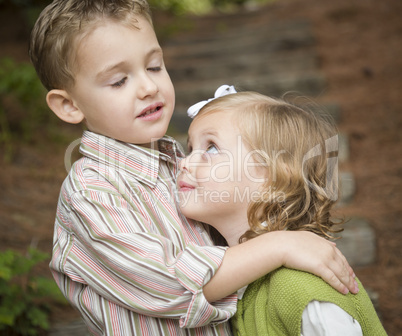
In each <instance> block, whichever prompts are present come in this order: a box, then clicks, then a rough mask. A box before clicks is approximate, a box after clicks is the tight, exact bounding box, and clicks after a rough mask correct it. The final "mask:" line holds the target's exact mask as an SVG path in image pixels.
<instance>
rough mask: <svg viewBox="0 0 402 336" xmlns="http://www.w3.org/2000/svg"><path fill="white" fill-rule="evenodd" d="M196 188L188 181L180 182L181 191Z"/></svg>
mask: <svg viewBox="0 0 402 336" xmlns="http://www.w3.org/2000/svg"><path fill="white" fill-rule="evenodd" d="M194 189H195V187H193V186H192V185H190V184H188V183H186V182H183V181H180V182H179V191H190V190H194Z"/></svg>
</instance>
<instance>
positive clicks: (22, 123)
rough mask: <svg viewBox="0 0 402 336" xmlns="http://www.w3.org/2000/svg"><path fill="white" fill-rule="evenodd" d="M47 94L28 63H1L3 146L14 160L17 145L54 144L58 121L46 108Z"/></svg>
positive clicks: (0, 131)
mask: <svg viewBox="0 0 402 336" xmlns="http://www.w3.org/2000/svg"><path fill="white" fill-rule="evenodd" d="M45 97H46V90H45V89H44V87H43V86H42V83H41V82H40V81H39V79H38V77H37V75H36V72H35V69H34V68H33V66H32V65H31V64H29V63H17V62H15V61H14V60H12V59H10V58H4V59H0V146H1V147H2V148H3V153H4V159H6V160H8V161H9V160H11V158H12V155H13V151H14V146H15V143H16V142H32V141H33V140H34V139H38V138H42V139H43V138H47V139H48V140H49V139H51V140H55V139H54V137H53V135H55V134H56V133H57V131H56V130H55V128H56V125H57V122H58V121H57V118H56V117H55V116H54V115H53V113H51V111H50V110H49V108H48V107H47V105H46V100H45Z"/></svg>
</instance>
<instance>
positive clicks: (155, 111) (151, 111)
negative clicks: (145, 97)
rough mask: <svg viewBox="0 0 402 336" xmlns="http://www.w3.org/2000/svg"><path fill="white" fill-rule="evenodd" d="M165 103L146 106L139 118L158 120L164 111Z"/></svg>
mask: <svg viewBox="0 0 402 336" xmlns="http://www.w3.org/2000/svg"><path fill="white" fill-rule="evenodd" d="M163 106H164V105H163V103H155V104H152V105H149V106H147V107H146V108H144V109H143V110H142V111H141V113H140V114H139V115H138V117H137V118H140V119H141V120H146V121H152V120H157V119H159V118H160V117H161V115H162V113H163Z"/></svg>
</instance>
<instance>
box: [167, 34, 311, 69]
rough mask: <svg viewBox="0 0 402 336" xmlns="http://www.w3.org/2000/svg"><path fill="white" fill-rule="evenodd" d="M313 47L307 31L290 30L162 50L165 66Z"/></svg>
mask: <svg viewBox="0 0 402 336" xmlns="http://www.w3.org/2000/svg"><path fill="white" fill-rule="evenodd" d="M313 44H314V38H313V37H312V35H311V33H310V31H303V30H300V31H299V30H296V31H294V30H290V31H289V32H287V33H286V34H285V33H283V34H282V35H278V36H270V35H269V34H267V35H265V34H264V33H259V34H250V35H244V36H234V37H233V38H225V37H223V38H221V39H218V40H215V41H213V40H212V41H206V42H202V43H201V42H200V43H193V44H190V45H187V44H185V45H182V46H179V47H174V48H169V47H166V46H163V48H164V57H165V59H166V60H167V61H168V62H171V63H173V62H180V61H182V60H185V59H188V58H191V59H194V60H215V59H217V58H231V57H234V55H239V54H243V55H252V54H255V53H266V54H273V53H276V52H281V51H282V52H284V51H295V50H298V49H301V48H307V47H309V46H312V45H313Z"/></svg>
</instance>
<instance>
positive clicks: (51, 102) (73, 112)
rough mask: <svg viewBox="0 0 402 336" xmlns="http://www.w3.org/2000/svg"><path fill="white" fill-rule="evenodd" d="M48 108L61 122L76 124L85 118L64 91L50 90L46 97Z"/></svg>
mask: <svg viewBox="0 0 402 336" xmlns="http://www.w3.org/2000/svg"><path fill="white" fill-rule="evenodd" d="M46 102H47V105H48V106H49V108H50V109H51V110H52V111H53V112H54V113H55V114H56V115H57V116H58V117H59V118H60V119H61V120H63V121H65V122H68V123H70V124H78V123H80V122H81V121H82V120H84V118H85V116H84V114H83V113H82V112H81V110H80V109H78V108H77V107H76V106H75V105H74V102H73V100H72V98H71V97H70V95H69V94H68V92H67V91H65V90H50V91H49V92H48V94H47V96H46Z"/></svg>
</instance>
